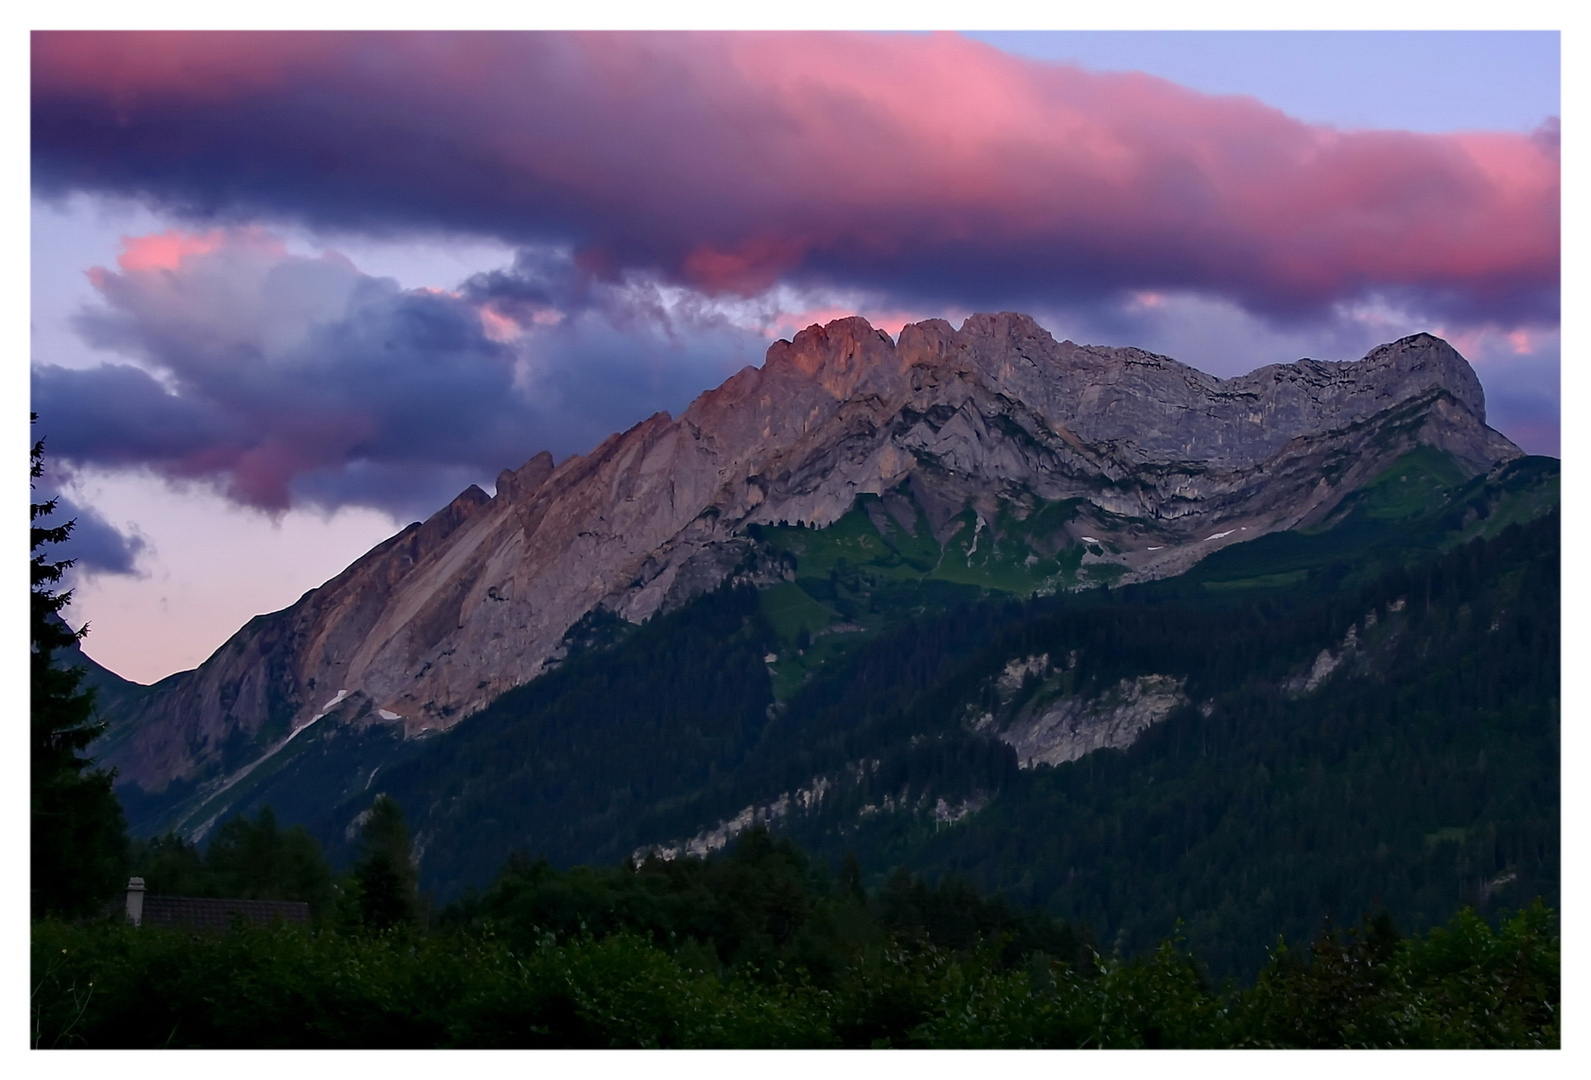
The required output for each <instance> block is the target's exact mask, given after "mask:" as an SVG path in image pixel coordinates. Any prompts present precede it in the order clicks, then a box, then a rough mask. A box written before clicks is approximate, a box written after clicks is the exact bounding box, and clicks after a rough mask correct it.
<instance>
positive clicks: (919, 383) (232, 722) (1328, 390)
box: [103, 313, 1521, 791]
mask: <svg viewBox="0 0 1591 1080" xmlns="http://www.w3.org/2000/svg"><path fill="white" fill-rule="evenodd" d="M1485 417H1486V411H1485V398H1484V395H1483V393H1482V390H1481V386H1480V382H1479V381H1478V380H1477V379H1476V377H1475V373H1474V371H1473V370H1472V369H1471V368H1470V366H1469V364H1468V362H1466V361H1465V360H1464V358H1463V357H1462V356H1460V355H1459V354H1458V353H1457V352H1456V351H1455V350H1454V349H1453V348H1452V347H1451V346H1450V345H1448V344H1447V343H1446V342H1445V341H1442V340H1441V339H1439V338H1435V337H1432V336H1431V335H1428V334H1418V335H1415V336H1413V337H1408V338H1404V339H1402V340H1400V341H1396V342H1393V343H1391V344H1387V345H1383V346H1380V347H1379V348H1377V349H1375V350H1373V351H1372V352H1371V353H1370V354H1369V355H1367V356H1366V357H1365V358H1364V359H1362V360H1359V361H1353V362H1321V361H1315V360H1299V361H1297V362H1295V363H1291V364H1281V365H1272V366H1269V367H1263V368H1260V369H1259V370H1257V371H1254V372H1251V373H1249V374H1247V375H1244V376H1241V377H1238V378H1233V379H1218V378H1215V377H1213V376H1210V375H1207V374H1205V373H1203V372H1200V371H1197V370H1195V369H1194V368H1191V367H1188V366H1187V365H1185V364H1181V363H1178V362H1177V361H1175V360H1171V359H1169V358H1167V357H1164V356H1157V355H1155V354H1152V353H1148V352H1144V351H1142V350H1139V349H1131V348H1103V347H1098V346H1088V345H1076V344H1073V343H1072V342H1070V341H1060V342H1057V341H1056V340H1055V339H1054V338H1053V337H1051V336H1050V334H1049V333H1048V332H1046V331H1045V330H1044V329H1043V328H1042V327H1040V326H1039V325H1038V324H1036V323H1035V322H1034V321H1033V320H1032V319H1031V318H1029V317H1027V316H1025V315H1019V314H1013V313H1002V314H998V315H974V316H972V317H971V318H969V319H967V321H966V322H965V323H964V324H963V325H962V327H961V328H960V329H959V330H957V329H955V328H953V327H952V326H951V325H950V324H949V323H947V322H944V321H943V320H939V319H932V320H928V321H926V322H922V323H915V324H912V325H908V326H906V327H904V328H903V329H902V331H901V333H900V337H899V340H898V341H894V340H891V338H890V337H889V336H888V335H887V334H885V333H883V332H881V331H878V330H875V329H874V328H873V327H871V326H870V325H868V323H867V322H866V321H865V320H863V319H861V318H847V319H840V320H837V321H835V322H831V323H829V324H828V325H826V326H811V327H808V328H807V329H806V330H803V331H801V332H800V333H799V334H797V335H796V336H795V338H794V339H793V340H791V341H779V342H776V343H775V344H774V345H773V346H772V347H771V348H770V349H769V350H768V354H767V359H766V361H765V363H764V364H763V366H762V367H761V368H751V367H748V368H745V369H743V370H742V371H740V372H739V373H737V374H736V375H734V376H733V377H731V378H730V379H729V380H727V381H726V382H725V383H724V384H723V385H721V386H719V387H718V388H717V389H715V390H711V391H708V392H707V393H704V394H702V395H701V396H700V397H698V398H697V399H696V400H695V401H694V402H692V403H691V405H690V406H689V407H688V408H687V409H686V410H685V412H684V413H683V414H682V415H681V416H680V417H678V418H677V419H676V418H673V417H671V416H669V414H667V413H658V414H656V415H655V416H652V417H650V418H648V419H647V420H644V421H642V422H641V423H639V424H637V425H636V426H634V427H632V428H631V429H630V430H628V431H626V432H624V433H622V434H618V435H614V436H612V437H610V438H609V439H607V440H606V441H605V442H603V443H602V444H601V445H600V446H598V447H597V448H596V449H595V450H593V451H592V452H591V453H589V454H586V455H583V456H575V457H571V458H569V459H567V460H565V461H563V462H562V463H560V464H557V465H556V466H555V465H554V463H553V461H552V458H551V457H550V455H548V454H546V453H541V454H538V455H537V456H536V457H534V458H532V459H531V460H530V461H529V462H527V463H525V464H524V465H523V466H521V467H520V468H518V469H516V470H512V471H505V472H504V473H502V474H501V475H500V476H499V477H498V479H497V492H496V495H495V496H488V495H487V494H486V493H485V492H484V491H482V490H481V489H480V488H478V487H474V486H472V487H470V488H469V489H467V490H466V491H464V492H463V493H462V494H460V495H459V496H458V497H457V498H456V499H454V500H453V502H452V503H450V504H449V505H448V506H447V507H445V508H443V509H442V510H440V511H439V512H438V513H436V514H435V515H433V516H432V517H431V518H430V519H429V520H428V521H426V522H424V523H416V524H414V525H411V526H409V527H408V528H406V529H405V530H403V531H402V532H400V533H399V534H397V535H396V536H394V537H392V538H391V539H389V540H387V541H385V542H384V543H382V544H380V545H378V546H377V547H376V548H374V549H372V550H371V551H370V552H369V553H367V554H366V555H364V556H363V557H362V558H360V559H359V560H358V561H357V562H355V563H354V564H353V565H352V566H350V567H349V568H348V569H347V570H345V571H344V572H343V573H341V574H339V575H338V576H337V577H335V578H333V579H332V580H331V581H328V582H327V583H326V584H325V585H323V586H321V587H320V588H318V589H314V590H311V591H310V592H308V593H306V594H305V595H304V596H303V597H302V598H300V599H299V601H298V602H297V603H295V604H294V605H292V606H291V607H289V608H287V609H285V610H283V611H279V612H275V613H272V614H269V615H262V616H259V617H257V618H255V619H253V620H251V621H250V622H249V623H248V624H247V625H246V626H245V627H243V628H242V629H241V630H240V631H238V633H237V634H235V635H233V637H232V638H231V639H230V640H228V641H227V642H226V643H225V644H224V645H222V647H221V648H220V649H218V650H217V651H216V653H215V654H214V655H212V656H211V657H210V658H209V659H208V660H207V661H205V663H204V664H202V665H201V666H200V667H198V668H197V669H195V670H193V671H188V672H182V673H179V674H177V675H173V676H171V677H170V678H168V679H165V680H163V681H162V682H160V683H158V684H156V686H154V687H152V688H150V690H149V692H147V693H145V694H143V695H142V696H141V697H140V698H139V699H138V700H137V701H135V702H131V703H129V705H128V706H127V707H126V708H124V709H123V710H121V712H120V715H118V716H117V717H116V721H117V727H118V728H119V732H120V733H119V734H118V735H117V736H116V737H114V738H113V739H110V740H108V741H107V743H106V744H105V747H104V749H103V757H104V760H105V762H106V763H107V764H110V765H115V766H116V767H118V768H119V769H120V773H121V779H122V782H123V783H124V784H125V783H132V784H134V785H136V786H138V787H139V788H141V789H144V790H146V791H158V790H162V789H164V788H165V787H166V785H168V784H169V783H171V782H172V781H191V782H200V781H204V780H207V779H213V778H218V777H219V776H221V775H223V774H225V773H227V772H230V771H232V770H235V769H237V768H238V767H239V766H247V765H249V764H250V763H251V762H255V761H258V760H260V758H261V755H262V754H264V755H268V754H270V753H273V752H274V751H275V750H276V749H278V748H280V747H281V746H282V745H285V742H286V740H288V739H291V738H292V737H294V736H296V735H297V734H298V733H299V732H301V731H303V730H304V729H305V728H306V727H307V726H309V725H311V724H313V723H315V722H317V721H319V720H321V719H322V718H325V717H328V716H332V717H335V718H336V719H337V720H338V721H358V722H360V723H368V724H390V725H401V727H402V730H403V731H404V733H405V734H407V735H416V734H419V733H422V732H426V731H431V730H437V729H442V728H446V727H449V726H451V725H452V724H453V723H455V722H457V721H458V720H460V719H462V718H463V717H465V716H467V715H469V714H470V713H471V712H473V711H476V710H477V709H479V708H481V707H482V706H484V705H485V704H487V703H488V702H490V701H491V700H492V699H493V698H495V697H496V696H498V695H499V694H501V693H503V692H504V691H506V690H508V689H510V688H512V687H514V686H517V685H520V684H522V683H525V682H527V681H529V680H531V679H533V678H535V677H536V676H537V675H538V674H539V673H541V672H542V671H544V670H547V669H548V667H549V666H551V665H555V664H556V663H557V662H558V661H559V659H560V658H561V657H562V655H563V654H564V650H565V647H566V637H567V635H569V633H570V631H571V628H572V627H575V626H576V625H577V624H578V623H580V622H581V621H582V620H583V619H585V618H586V617H587V616H588V615H589V614H590V613H592V612H596V611H605V612H610V613H612V614H613V615H616V616H619V617H621V618H623V619H625V620H629V621H630V622H639V621H641V620H644V619H646V618H648V617H649V616H651V615H653V614H654V613H656V612H658V611H660V610H667V609H671V608H673V607H677V606H679V605H681V604H683V603H684V602H686V601H687V600H689V599H690V598H691V597H693V596H696V595H698V594H700V593H702V592H705V591H708V590H710V589H712V588H714V587H715V586H717V585H719V584H720V583H722V582H723V581H725V580H726V579H730V578H738V579H745V580H750V581H753V582H757V583H760V584H771V583H773V582H776V581H778V580H780V579H781V578H782V577H784V576H787V575H788V573H789V567H788V566H787V565H786V564H783V563H781V562H780V560H779V558H778V557H777V555H776V553H774V552H772V551H771V550H770V549H769V548H768V547H767V546H766V545H764V544H762V543H761V542H760V541H759V539H758V529H759V527H777V526H780V525H796V524H797V523H799V524H800V525H803V526H805V527H808V528H813V527H815V528H823V527H827V526H831V525H833V524H834V523H835V522H837V521H839V520H840V519H842V518H843V517H845V516H846V515H847V514H848V513H851V512H853V510H855V509H856V508H857V507H858V506H859V505H861V504H859V498H860V497H863V496H874V497H876V498H874V499H871V500H865V503H866V512H867V513H868V515H870V517H871V518H873V519H874V523H875V525H876V526H877V527H878V528H880V529H881V530H888V529H895V528H898V529H899V530H901V531H902V532H903V533H906V534H911V535H912V536H913V537H915V538H918V539H920V540H921V541H922V542H923V543H931V544H932V545H934V549H935V550H937V551H938V552H939V553H940V554H939V558H940V560H941V561H943V560H944V559H945V558H946V557H949V555H950V553H951V551H952V547H953V546H954V552H955V554H954V557H955V558H957V559H959V558H962V557H963V556H964V557H965V558H966V561H967V565H968V566H969V567H970V566H972V565H973V559H974V552H975V551H976V550H977V549H978V545H979V542H980V540H981V541H982V542H983V544H984V545H985V547H984V550H985V551H987V550H989V547H990V546H991V545H994V544H997V543H999V542H1000V541H1001V538H1002V536H1003V535H1004V533H1003V532H1002V530H1006V531H1009V530H1010V529H1012V528H1015V527H1017V525H1019V524H1020V523H1022V522H1031V521H1036V520H1038V515H1040V514H1041V512H1042V511H1043V510H1044V508H1046V507H1049V506H1053V505H1054V504H1057V503H1060V502H1064V501H1067V500H1071V501H1072V502H1070V503H1068V504H1067V505H1068V506H1069V507H1070V509H1069V510H1068V512H1067V514H1066V515H1063V517H1064V520H1061V519H1060V518H1057V519H1056V520H1058V521H1060V522H1061V523H1060V524H1059V525H1057V526H1055V528H1053V529H1051V530H1050V531H1049V532H1047V533H1046V534H1045V535H1044V536H1043V537H1041V538H1040V539H1039V540H1037V541H1035V543H1036V544H1037V546H1036V547H1035V548H1034V550H1033V552H1032V553H1030V554H1028V556H1027V564H1028V565H1029V566H1032V565H1036V564H1037V563H1038V562H1039V561H1041V560H1042V558H1043V557H1044V556H1046V555H1048V554H1053V553H1054V552H1056V551H1059V550H1061V549H1062V548H1066V547H1067V546H1068V545H1071V546H1072V547H1074V548H1075V549H1076V550H1078V551H1079V552H1080V553H1082V554H1081V555H1080V557H1081V558H1082V559H1084V560H1085V562H1087V563H1089V564H1090V565H1094V566H1097V567H1098V568H1099V569H1100V570H1101V571H1102V572H1103V571H1106V570H1108V571H1109V572H1110V575H1111V577H1110V580H1120V581H1130V580H1143V579H1148V578H1154V577H1163V576H1166V575H1169V574H1175V573H1179V572H1181V571H1182V570H1185V569H1186V568H1188V567H1189V566H1191V565H1192V564H1193V563H1194V562H1196V561H1198V560H1199V559H1201V558H1203V557H1204V556H1205V555H1206V554H1208V553H1209V552H1211V551H1213V550H1216V549H1218V548H1220V547H1223V546H1225V545H1228V544H1232V543H1237V542H1239V541H1242V540H1249V539H1253V538H1255V537H1258V536H1261V535H1263V534H1265V533H1268V532H1274V531H1277V530H1283V529H1291V528H1295V527H1298V526H1301V525H1304V526H1307V525H1310V524H1313V523H1315V522H1318V521H1321V520H1322V519H1324V518H1325V517H1326V516H1327V515H1328V514H1329V513H1330V512H1331V510H1332V509H1333V507H1334V506H1335V505H1336V504H1337V503H1338V502H1339V501H1340V500H1341V499H1342V497H1343V496H1344V495H1346V494H1347V493H1349V492H1350V491H1352V490H1354V489H1355V488H1356V487H1358V486H1360V485H1362V484H1363V483H1365V482H1366V481H1367V480H1368V479H1370V478H1371V477H1373V476H1375V475H1376V474H1377V473H1378V472H1380V471H1381V470H1382V469H1384V468H1385V467H1386V466H1387V465H1388V464H1389V463H1390V462H1392V461H1393V460H1395V459H1396V458H1398V457H1399V456H1401V455H1403V454H1405V453H1407V452H1408V451H1410V450H1412V449H1414V448H1415V447H1417V446H1422V445H1423V446H1430V447H1434V448H1436V449H1439V450H1442V451H1445V452H1446V453H1447V454H1450V455H1451V456H1452V458H1453V459H1454V460H1455V461H1456V462H1458V464H1459V465H1460V466H1461V467H1462V468H1463V469H1465V470H1467V471H1468V472H1469V474H1470V475H1475V474H1478V473H1481V472H1484V471H1486V470H1488V469H1489V468H1491V467H1492V466H1493V465H1495V464H1496V463H1498V462H1499V461H1504V460H1511V459H1513V458H1516V457H1519V456H1521V451H1520V450H1519V449H1518V447H1516V446H1514V445H1513V444H1512V443H1511V442H1509V441H1508V440H1507V439H1506V438H1504V437H1503V436H1502V435H1500V434H1498V433H1497V432H1496V431H1493V430H1492V429H1490V428H1489V427H1487V426H1486V422H1485ZM892 523H893V524H892ZM1013 523H1016V524H1013ZM1035 535H1036V534H1035ZM956 545H959V546H956ZM1068 549H1070V548H1068ZM1085 549H1086V553H1084V552H1085ZM1056 580H1057V581H1060V580H1061V579H1059V578H1057V579H1056ZM1067 580H1072V579H1067ZM1063 586H1064V582H1063V583H1062V586H1055V587H1063Z"/></svg>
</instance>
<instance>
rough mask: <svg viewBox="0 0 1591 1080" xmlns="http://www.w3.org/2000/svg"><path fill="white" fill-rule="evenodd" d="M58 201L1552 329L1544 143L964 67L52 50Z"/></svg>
mask: <svg viewBox="0 0 1591 1080" xmlns="http://www.w3.org/2000/svg"><path fill="white" fill-rule="evenodd" d="M33 92H34V110H33V120H34V123H33V131H34V162H35V164H34V173H35V180H36V183H38V184H40V185H41V186H42V187H44V188H46V189H55V190H64V189H73V188H83V189H98V190H117V191H123V192H128V193H134V194H141V195H146V196H153V197H155V198H157V199H159V200H161V201H163V202H164V203H166V204H167V205H170V206H174V207H176V208H179V209H189V210H191V211H193V212H195V213H213V212H217V211H222V212H229V213H247V212H260V213H269V214H275V215H287V216H296V217H301V218H304V219H307V220H309V221H311V222H313V223H321V224H332V225H339V226H345V227H362V226H372V227H391V226H400V227H401V226H409V227H417V228H433V227H442V228H453V229H467V230H472V231H476V232H482V233H488V234H491V235H494V236H498V237H501V238H505V239H508V240H512V241H533V240H536V241H552V242H559V243H567V244H570V245H573V246H574V247H575V248H577V249H578V250H579V251H580V252H581V263H582V265H584V266H588V267H592V268H595V269H597V270H598V272H602V273H607V274H612V273H619V272H622V271H624V270H627V269H641V270H647V271H654V272H661V273H664V274H666V275H668V276H670V277H672V278H673V279H675V280H677V281H681V282H684V283H687V284H691V285H693V286H696V287H699V288H703V289H706V290H709V291H722V292H738V293H745V294H749V293H753V292H757V291H759V290H762V289H764V288H766V287H767V286H768V285H769V284H771V283H772V282H774V281H776V280H779V279H780V278H791V279H798V280H803V281H808V282H819V283H827V284H833V285H839V286H854V287H863V288H868V289H873V290H878V291H881V292H883V293H887V294H890V295H893V296H894V297H896V298H897V300H900V301H903V302H914V298H915V299H916V300H927V301H929V302H937V303H946V302H950V303H964V304H968V305H976V304H979V303H980V302H982V303H987V302H990V301H998V302H999V303H1001V304H1002V305H1010V304H1014V303H1021V302H1024V301H1029V300H1031V299H1033V298H1037V297H1055V296H1060V295H1088V294H1090V293H1093V294H1098V293H1105V292H1114V291H1119V290H1138V291H1141V290H1149V291H1152V290H1157V289H1188V290H1196V291H1204V292H1209V293H1214V294H1219V295H1224V296H1228V297H1231V298H1233V299H1236V300H1238V301H1239V302H1241V303H1243V304H1245V305H1247V306H1249V307H1251V308H1254V309H1257V310H1271V311H1282V312H1285V311H1300V310H1310V309H1318V308H1320V307H1323V306H1329V305H1331V304H1333V303H1336V302H1339V301H1342V300H1346V299H1350V298H1353V297H1358V296H1364V295H1366V294H1370V293H1375V292H1405V293H1413V294H1417V295H1423V296H1425V297H1427V298H1430V299H1432V300H1434V301H1435V302H1437V303H1439V304H1445V305H1447V306H1448V309H1449V310H1451V311H1454V312H1468V313H1469V317H1471V318H1474V319H1476V320H1488V319H1492V320H1496V319H1503V320H1506V319H1510V318H1517V317H1527V316H1528V317H1534V318H1547V319H1552V318H1555V317H1556V305H1557V283H1558V255H1559V238H1558V233H1559V211H1558V204H1559V165H1558V155H1557V147H1556V144H1555V141H1553V140H1550V139H1547V138H1539V139H1538V138H1531V137H1527V136H1523V135H1514V134H1500V133H1483V134H1463V135H1428V134H1415V133H1409V132H1388V131H1339V130H1335V129H1332V128H1325V127H1319V126H1313V125H1309V124H1305V123H1302V122H1300V121H1297V120H1294V119H1292V118H1290V117H1287V116H1285V115H1284V114H1282V113H1280V112H1278V111H1276V110H1274V109H1271V108H1268V107H1266V106H1265V105H1263V104H1261V103H1260V102H1258V101H1256V100H1253V99H1250V98H1242V97H1215V96H1210V95H1205V94H1199V93H1195V92H1193V91H1189V90H1187V89H1184V88H1181V87H1179V86H1176V85H1174V84H1172V83H1169V82H1166V81H1164V80H1161V79H1156V78H1152V77H1149V76H1145V75H1123V74H1100V73H1090V72H1086V71H1083V70H1081V69H1077V68H1073V67H1067V66H1064V65H1057V64H1048V63H1041V62H1037V61H1029V60H1023V59H1019V58H1015V57H1012V56H1010V55H1007V54H1005V53H1002V52H999V51H998V50H995V49H993V48H990V47H987V46H984V45H981V44H978V43H975V42H971V41H968V40H966V39H963V38H960V37H957V36H954V35H928V36H920V35H910V36H907V35H872V34H613V33H608V34H582V35H564V34H538V33H531V34H287V35H281V34H169V35H168V34H115V33H109V34H96V33H40V34H35V35H34V38H33Z"/></svg>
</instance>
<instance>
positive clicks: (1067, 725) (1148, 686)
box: [977, 675, 1189, 769]
mask: <svg viewBox="0 0 1591 1080" xmlns="http://www.w3.org/2000/svg"><path fill="white" fill-rule="evenodd" d="M1182 683H1183V680H1181V679H1176V678H1173V677H1172V676H1170V675H1139V676H1137V677H1136V678H1132V679H1122V680H1121V681H1120V682H1119V683H1118V684H1117V685H1115V686H1113V687H1111V688H1110V689H1109V690H1108V691H1106V692H1105V693H1103V694H1100V695H1099V696H1097V697H1094V698H1082V697H1062V698H1058V699H1056V700H1053V701H1048V702H1045V703H1044V704H1043V705H1042V706H1039V707H1033V706H1031V705H1030V706H1028V707H1025V708H1023V709H1022V711H1021V712H1020V713H1019V714H1018V715H1017V716H1016V718H1015V719H1013V720H1012V721H1011V722H1010V723H1008V724H1005V725H1003V726H1000V727H998V728H997V729H995V730H993V731H992V732H991V733H992V734H993V735H994V736H995V737H996V738H998V739H999V740H1000V741H1001V742H1003V743H1005V744H1007V745H1008V746H1010V747H1011V749H1013V750H1015V751H1016V759H1017V766H1018V767H1019V768H1023V769H1031V768H1032V767H1033V766H1035V765H1059V764H1061V762H1063V761H1076V760H1077V759H1078V758H1080V757H1082V756H1083V755H1084V754H1086V753H1089V752H1090V751H1092V750H1102V749H1105V748H1106V747H1117V748H1121V747H1127V746H1131V745H1132V744H1133V743H1134V742H1135V741H1136V740H1137V738H1138V736H1139V735H1141V734H1143V732H1144V729H1146V728H1148V727H1149V726H1150V725H1151V724H1158V723H1159V722H1160V721H1162V720H1164V719H1165V718H1166V717H1168V716H1170V715H1171V713H1172V712H1173V711H1174V710H1176V709H1177V708H1178V707H1179V706H1182V705H1187V704H1188V703H1189V702H1188V697H1187V695H1186V694H1184V693H1183V691H1182ZM991 727H994V717H993V716H992V715H990V716H986V717H985V718H983V719H982V720H980V721H979V723H978V725H977V728H978V730H985V729H988V728H991Z"/></svg>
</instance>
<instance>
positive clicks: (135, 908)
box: [127, 877, 144, 926]
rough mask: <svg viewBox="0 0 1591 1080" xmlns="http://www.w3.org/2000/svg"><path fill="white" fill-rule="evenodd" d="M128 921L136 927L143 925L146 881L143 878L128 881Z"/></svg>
mask: <svg viewBox="0 0 1591 1080" xmlns="http://www.w3.org/2000/svg"><path fill="white" fill-rule="evenodd" d="M127 921H128V922H130V923H132V924H133V925H134V926H141V925H143V921H144V879H143V878H141V877H135V878H128V879H127Z"/></svg>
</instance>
